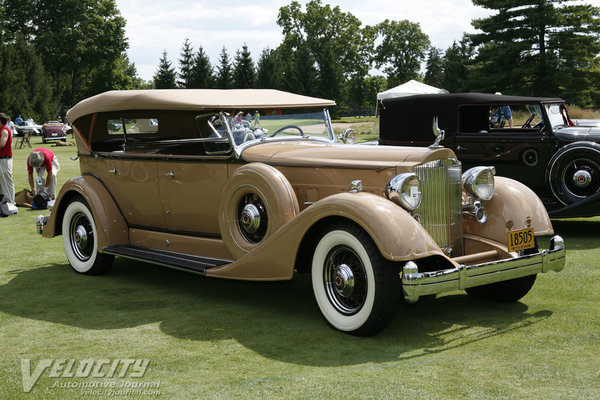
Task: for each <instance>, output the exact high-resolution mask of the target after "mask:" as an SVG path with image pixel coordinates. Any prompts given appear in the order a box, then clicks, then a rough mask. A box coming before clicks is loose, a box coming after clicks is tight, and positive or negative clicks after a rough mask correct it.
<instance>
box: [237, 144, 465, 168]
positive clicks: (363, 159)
mask: <svg viewBox="0 0 600 400" xmlns="http://www.w3.org/2000/svg"><path fill="white" fill-rule="evenodd" d="M241 158H242V159H243V160H244V161H246V162H263V163H266V164H272V165H285V166H299V167H305V166H309V167H335V168H364V169H385V168H398V167H400V169H404V168H406V169H407V170H408V169H410V168H412V167H413V166H415V165H418V164H422V163H425V162H428V161H433V160H437V159H447V158H456V156H455V155H454V152H452V150H450V149H446V148H442V147H439V148H428V147H400V146H373V145H351V144H331V143H324V142H317V141H308V140H298V141H293V142H290V141H285V142H273V143H268V142H267V143H260V144H256V145H253V146H250V147H248V148H246V149H244V150H243V152H242V154H241Z"/></svg>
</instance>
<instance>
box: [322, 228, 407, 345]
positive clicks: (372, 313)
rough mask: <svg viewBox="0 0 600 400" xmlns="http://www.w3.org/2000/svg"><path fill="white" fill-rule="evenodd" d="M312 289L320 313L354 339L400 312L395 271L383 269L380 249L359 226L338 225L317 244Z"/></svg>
mask: <svg viewBox="0 0 600 400" xmlns="http://www.w3.org/2000/svg"><path fill="white" fill-rule="evenodd" d="M311 273H312V286H313V292H314V295H315V299H316V301H317V304H318V306H319V309H320V310H321V313H322V314H323V316H324V317H325V319H326V320H327V322H328V323H329V324H330V325H331V326H333V327H334V328H336V329H338V330H340V331H343V332H346V333H350V334H353V335H357V336H368V335H372V334H375V333H377V332H379V331H380V330H382V329H383V328H385V327H386V326H387V325H388V324H389V323H390V321H391V320H392V318H393V317H394V315H395V313H396V310H397V308H398V303H399V301H400V293H401V283H400V278H399V275H398V270H397V269H396V268H394V267H393V266H391V265H386V262H385V260H384V258H383V257H382V256H381V253H380V252H379V249H378V248H377V246H376V245H375V243H374V242H373V240H372V239H371V238H370V237H369V235H368V234H367V233H366V232H364V231H363V230H362V229H361V228H360V227H358V226H356V225H354V224H352V223H350V222H345V223H339V224H337V225H334V226H332V227H330V228H329V229H328V230H326V231H325V232H324V233H323V235H322V236H321V238H320V240H319V241H318V243H317V246H316V248H315V251H314V254H313V260H312V269H311Z"/></svg>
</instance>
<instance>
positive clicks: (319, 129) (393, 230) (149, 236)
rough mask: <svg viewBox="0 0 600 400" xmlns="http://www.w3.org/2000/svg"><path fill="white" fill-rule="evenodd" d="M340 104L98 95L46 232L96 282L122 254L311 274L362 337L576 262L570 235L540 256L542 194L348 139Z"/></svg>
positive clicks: (244, 274) (518, 288)
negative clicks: (338, 116) (402, 313)
mask: <svg viewBox="0 0 600 400" xmlns="http://www.w3.org/2000/svg"><path fill="white" fill-rule="evenodd" d="M333 105H335V103H334V102H333V101H330V100H323V99H318V98H311V97H306V96H299V95H295V94H291V93H285V92H280V91H275V90H148V91H113V92H107V93H103V94H100V95H97V96H94V97H91V98H89V99H87V100H84V101H82V102H81V103H79V104H77V105H76V106H75V107H73V108H72V109H71V110H70V111H69V112H68V114H67V117H68V119H69V120H70V121H71V122H72V124H73V128H74V132H75V137H76V141H77V148H78V155H79V160H80V166H81V176H78V177H76V178H73V179H71V180H69V181H68V182H67V183H66V184H65V185H64V186H63V187H62V189H61V191H60V193H59V195H58V198H57V200H56V203H55V206H54V209H53V211H52V214H51V216H50V218H49V220H48V219H47V218H46V220H45V219H44V218H38V221H37V222H38V228H39V230H40V231H43V235H44V236H46V237H53V236H55V235H62V237H63V244H64V248H65V252H66V255H67V258H68V260H69V262H70V264H71V266H72V267H73V268H74V269H75V271H77V272H79V273H83V274H98V273H102V272H106V271H107V270H108V268H109V267H110V265H111V263H112V261H113V258H114V256H122V257H128V258H132V259H136V260H142V261H146V262H150V263H155V264H160V265H164V266H168V267H172V268H176V269H180V270H186V271H190V272H194V273H198V274H201V275H205V276H207V277H215V278H228V279H243V280H257V281H276V280H289V279H292V278H293V276H294V273H295V272H297V273H303V272H304V273H311V274H312V277H311V279H312V288H313V291H314V296H315V299H316V302H317V304H318V306H319V308H320V310H321V312H322V314H323V316H324V317H325V319H326V320H327V322H328V323H329V324H331V325H332V326H333V327H335V328H336V329H339V330H341V331H344V332H348V333H352V334H355V335H370V334H374V333H376V332H377V331H379V330H381V329H383V328H384V327H385V326H387V325H388V323H389V322H390V320H391V319H392V318H393V316H394V314H395V312H396V310H397V307H398V304H399V302H400V301H401V299H402V298H403V299H404V300H405V301H407V302H410V303H414V302H416V301H417V300H418V299H419V297H420V296H424V295H431V294H436V293H441V292H445V291H452V290H459V289H465V290H466V291H467V292H468V293H469V294H470V295H472V296H476V297H479V298H485V299H489V300H496V301H509V302H513V301H517V300H518V299H520V298H521V297H522V296H524V295H525V294H526V293H527V292H528V291H529V289H530V288H531V286H532V285H533V283H534V280H535V278H536V274H538V273H542V272H547V271H550V270H554V271H560V270H561V269H562V268H563V266H564V263H565V247H564V243H563V241H562V239H561V238H560V237H559V236H554V237H553V238H552V239H551V241H550V249H548V250H538V248H537V245H536V240H535V238H536V237H539V236H547V235H552V234H553V233H554V232H553V229H552V226H551V223H550V220H549V218H548V215H547V213H546V211H545V209H544V207H543V205H542V203H541V202H540V200H539V199H538V197H537V196H536V195H535V194H534V193H533V192H532V191H530V190H529V189H527V188H526V187H524V186H523V185H522V184H520V183H518V182H516V181H513V180H510V179H506V178H500V177H497V178H494V170H493V168H489V167H476V168H473V169H471V170H469V171H466V172H464V173H462V171H461V164H460V162H459V161H458V160H457V159H456V156H455V155H454V153H453V152H452V151H451V150H448V149H445V148H438V147H430V148H427V147H420V148H415V147H413V148H408V147H405V148H403V147H393V146H390V147H382V146H366V145H345V144H337V143H335V139H334V135H333V129H332V124H331V120H330V117H329V113H328V111H327V110H326V107H330V106H333ZM259 110H260V114H261V116H260V118H259V117H258V114H259V113H258V111H259ZM239 111H243V113H242V114H248V113H250V114H251V115H254V117H253V121H252V122H251V123H243V122H241V121H239V120H236V119H234V118H232V117H233V116H234V115H237V114H239Z"/></svg>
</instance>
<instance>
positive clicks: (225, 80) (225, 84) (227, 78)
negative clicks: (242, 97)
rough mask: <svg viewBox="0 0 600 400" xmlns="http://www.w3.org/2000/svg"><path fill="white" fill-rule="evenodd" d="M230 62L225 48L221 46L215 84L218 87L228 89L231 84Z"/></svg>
mask: <svg viewBox="0 0 600 400" xmlns="http://www.w3.org/2000/svg"><path fill="white" fill-rule="evenodd" d="M232 78H233V77H232V71H231V62H230V61H229V54H227V49H226V48H225V46H223V49H222V50H221V54H220V56H219V66H217V76H216V84H217V88H219V89H229V88H231V85H232Z"/></svg>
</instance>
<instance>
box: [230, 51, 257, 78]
mask: <svg viewBox="0 0 600 400" xmlns="http://www.w3.org/2000/svg"><path fill="white" fill-rule="evenodd" d="M255 77H256V71H255V69H254V62H253V61H252V58H251V57H250V51H248V46H247V45H246V44H245V43H244V46H242V51H241V52H240V51H239V50H238V51H237V53H236V56H235V66H234V69H233V86H234V87H235V88H236V89H248V88H252V87H254V80H255Z"/></svg>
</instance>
